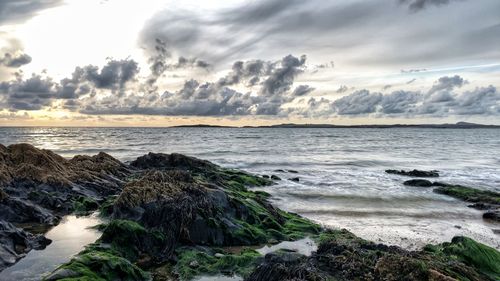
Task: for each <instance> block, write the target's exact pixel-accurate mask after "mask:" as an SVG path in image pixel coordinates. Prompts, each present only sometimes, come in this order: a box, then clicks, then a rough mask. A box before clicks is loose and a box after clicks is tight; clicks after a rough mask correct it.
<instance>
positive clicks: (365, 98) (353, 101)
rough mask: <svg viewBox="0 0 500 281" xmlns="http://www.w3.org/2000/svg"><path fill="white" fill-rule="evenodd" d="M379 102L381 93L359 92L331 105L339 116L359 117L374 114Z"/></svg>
mask: <svg viewBox="0 0 500 281" xmlns="http://www.w3.org/2000/svg"><path fill="white" fill-rule="evenodd" d="M381 101H382V94H381V93H370V91H368V90H359V91H355V92H354V93H352V94H350V95H347V96H344V97H342V98H340V99H338V100H336V101H334V102H333V104H332V105H333V108H334V109H335V112H336V113H337V114H339V115H359V114H368V113H373V112H375V111H376V106H377V105H378V104H379V103H380V102H381Z"/></svg>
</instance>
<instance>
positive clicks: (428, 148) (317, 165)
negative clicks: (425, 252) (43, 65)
mask: <svg viewBox="0 0 500 281" xmlns="http://www.w3.org/2000/svg"><path fill="white" fill-rule="evenodd" d="M0 143H1V144H3V145H9V144H14V143H30V144H33V145H35V146H37V147H39V148H44V149H50V150H52V151H54V152H56V153H58V154H61V155H63V156H65V157H68V158H69V157H73V156H74V155H78V154H87V155H93V154H96V153H98V152H100V151H104V152H106V153H109V154H111V155H112V156H114V157H116V158H118V159H120V160H122V161H131V160H134V159H135V158H137V157H139V156H141V155H144V154H146V153H148V152H161V153H173V152H176V153H183V154H186V155H190V156H195V157H199V158H203V159H207V160H210V161H212V162H214V163H216V164H219V165H221V166H224V167H229V168H237V169H242V170H245V171H248V172H251V173H255V174H259V175H276V176H279V177H280V178H282V180H281V181H277V183H276V184H275V185H272V186H269V187H265V188H261V189H263V190H265V191H267V192H269V193H271V194H272V199H271V200H272V202H273V203H274V204H275V205H276V206H277V207H279V208H282V209H285V210H287V211H290V212H295V213H298V214H300V215H302V216H305V217H307V218H310V219H312V220H314V221H316V222H318V223H321V224H323V225H325V226H327V227H333V228H345V229H348V230H350V231H352V232H353V233H355V234H356V235H358V236H360V237H362V238H365V239H368V240H371V241H375V242H377V243H385V244H391V245H399V246H401V247H404V248H407V249H418V248H420V247H422V246H424V245H425V244H428V243H441V242H445V241H450V240H451V238H452V237H453V236H456V235H465V236H468V237H471V238H473V239H476V240H478V241H481V242H483V243H485V244H487V245H490V246H492V247H494V248H496V249H500V234H499V233H500V224H498V223H494V222H490V221H485V220H483V219H482V212H481V211H478V210H475V209H472V208H469V207H468V206H467V205H468V204H467V203H465V202H461V201H459V200H456V199H454V198H451V197H448V196H445V195H440V194H436V193H434V192H433V191H432V188H424V187H409V186H405V185H403V182H404V181H405V180H408V179H409V178H407V177H403V176H399V175H392V174H387V173H385V172H384V171H385V170H386V169H405V170H408V169H422V170H438V171H439V173H440V175H441V176H440V178H439V179H438V180H439V181H442V182H446V183H451V184H461V185H466V186H471V187H475V188H478V189H484V190H493V191H498V192H500V129H437V128H435V129H427V128H382V129H381V128H212V127H209V128H197V127H195V128H50V127H41V128H40V127H37V128H12V127H3V128H0ZM288 170H293V171H296V172H297V173H292V172H288ZM294 177H298V178H299V181H298V182H295V181H291V180H289V179H290V178H294Z"/></svg>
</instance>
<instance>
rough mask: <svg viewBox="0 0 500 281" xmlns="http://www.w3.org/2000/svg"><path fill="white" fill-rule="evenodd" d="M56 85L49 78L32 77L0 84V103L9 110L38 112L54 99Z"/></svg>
mask: <svg viewBox="0 0 500 281" xmlns="http://www.w3.org/2000/svg"><path fill="white" fill-rule="evenodd" d="M55 86H56V84H55V83H54V82H53V81H52V79H50V78H44V77H42V76H40V75H33V76H31V77H30V78H28V79H26V80H22V79H21V78H18V79H17V80H15V81H11V82H2V83H0V94H2V95H1V96H0V103H1V104H3V106H2V108H9V109H10V110H40V109H42V108H44V107H46V106H49V105H50V104H51V103H52V101H53V99H54V98H55Z"/></svg>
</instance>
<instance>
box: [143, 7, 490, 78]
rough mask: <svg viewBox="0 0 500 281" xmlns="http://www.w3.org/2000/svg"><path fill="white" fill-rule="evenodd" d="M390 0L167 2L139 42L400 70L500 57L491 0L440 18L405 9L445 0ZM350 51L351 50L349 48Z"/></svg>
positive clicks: (200, 52) (221, 57)
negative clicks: (182, 6) (196, 6)
mask: <svg viewBox="0 0 500 281" xmlns="http://www.w3.org/2000/svg"><path fill="white" fill-rule="evenodd" d="M398 2H400V1H399V0H391V1H379V0H367V1H321V0H310V1H289V0H268V1H263V0H257V1H251V2H246V3H245V4H235V5H233V7H232V8H229V9H223V10H217V11H203V12H196V11H193V10H179V9H175V8H172V7H170V8H169V9H167V10H165V11H163V12H160V13H158V14H157V15H155V16H154V17H153V18H152V19H151V20H150V21H149V22H148V23H147V24H146V25H145V27H144V29H143V31H142V32H141V41H142V42H143V44H144V45H147V46H149V45H151V44H152V42H154V39H155V38H160V39H161V40H163V41H164V42H166V43H167V44H168V46H169V48H170V49H171V50H174V51H177V52H182V53H183V54H184V55H187V56H188V57H198V58H202V59H204V60H206V61H208V62H210V63H212V64H214V65H215V67H217V66H225V65H226V64H227V63H229V62H232V61H234V60H240V59H241V58H249V57H259V58H265V59H273V58H276V57H278V56H279V55H281V54H282V52H287V53H308V54H309V55H310V57H312V58H315V59H318V58H323V57H324V56H332V57H331V59H335V60H336V62H337V59H338V64H339V65H345V64H348V63H352V64H363V65H377V66H380V65H391V66H393V67H398V68H400V69H401V67H406V66H407V65H425V64H429V65H431V64H432V65H436V64H438V65H439V64H446V63H448V64H451V63H455V62H456V61H457V60H459V59H463V58H467V59H487V60H493V59H495V58H496V59H499V58H500V51H498V50H497V48H494V47H493V46H496V45H499V44H500V38H499V37H498V36H494V34H495V32H496V31H498V26H499V25H498V24H499V22H498V16H497V13H495V11H498V10H499V9H500V2H499V1H493V0H485V1H484V2H482V5H481V6H478V5H476V4H475V3H474V1H463V5H447V9H446V13H447V15H449V16H446V17H444V16H443V14H442V13H425V16H421V14H423V13H419V14H418V15H414V14H408V7H410V9H412V10H414V9H421V8H425V7H428V6H430V5H432V6H439V4H440V3H442V4H443V5H444V3H445V2H446V3H448V2H450V3H451V2H452V1H451V0H450V1H443V0H441V1H436V0H435V1H429V0H425V1H422V0H411V1H410V0H407V1H404V5H401V4H398ZM453 2H455V1H453ZM394 26H398V28H397V29H395V28H392V27H394ZM415 42H420V43H419V44H415ZM483 42H487V44H483ZM353 46H355V48H353ZM354 49H359V51H358V52H357V53H356V54H352V53H353V52H354ZM366 49H368V51H366ZM328 59H330V58H328ZM326 65H327V64H324V65H323V66H326ZM423 70H424V69H423V68H419V69H408V70H404V68H403V71H409V72H415V71H423Z"/></svg>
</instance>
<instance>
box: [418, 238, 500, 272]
mask: <svg viewBox="0 0 500 281" xmlns="http://www.w3.org/2000/svg"><path fill="white" fill-rule="evenodd" d="M424 250H425V251H428V252H432V253H434V254H436V255H440V256H445V257H448V258H451V259H455V260H458V261H461V262H463V263H465V264H467V265H469V266H471V267H473V268H476V269H477V270H478V271H479V272H482V273H484V274H485V275H488V276H489V277H491V278H492V279H493V280H500V252H499V251H497V250H495V249H493V248H491V247H489V246H486V245H484V244H481V243H478V242H476V241H474V240H472V239H470V238H468V237H463V236H456V237H454V238H453V239H452V240H451V242H450V243H448V242H446V243H442V244H440V245H427V246H426V247H425V248H424Z"/></svg>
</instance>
